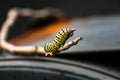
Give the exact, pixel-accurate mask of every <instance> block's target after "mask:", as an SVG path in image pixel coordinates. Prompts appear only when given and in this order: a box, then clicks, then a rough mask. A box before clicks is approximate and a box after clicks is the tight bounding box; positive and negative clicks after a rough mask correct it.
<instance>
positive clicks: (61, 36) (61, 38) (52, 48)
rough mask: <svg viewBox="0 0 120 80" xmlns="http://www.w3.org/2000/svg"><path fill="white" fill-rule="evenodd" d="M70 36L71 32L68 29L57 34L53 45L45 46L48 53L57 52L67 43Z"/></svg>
mask: <svg viewBox="0 0 120 80" xmlns="http://www.w3.org/2000/svg"><path fill="white" fill-rule="evenodd" d="M69 35H70V30H69V29H68V28H63V29H62V30H60V31H59V32H58V33H57V35H56V37H55V39H54V41H53V42H52V43H47V44H45V46H44V50H45V51H46V52H56V51H57V50H58V49H59V48H60V47H61V46H62V45H63V44H64V43H65V41H66V39H67V38H68V37H69Z"/></svg>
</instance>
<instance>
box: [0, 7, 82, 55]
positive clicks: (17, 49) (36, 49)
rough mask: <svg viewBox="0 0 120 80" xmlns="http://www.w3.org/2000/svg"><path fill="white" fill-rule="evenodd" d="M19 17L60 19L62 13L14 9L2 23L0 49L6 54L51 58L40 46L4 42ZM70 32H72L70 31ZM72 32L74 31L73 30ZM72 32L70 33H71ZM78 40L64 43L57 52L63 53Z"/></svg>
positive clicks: (50, 53)
mask: <svg viewBox="0 0 120 80" xmlns="http://www.w3.org/2000/svg"><path fill="white" fill-rule="evenodd" d="M19 16H23V17H31V18H46V17H48V16H55V17H61V16H63V13H62V12H61V11H59V10H57V9H52V8H50V9H43V10H32V9H27V8H26V9H18V8H14V9H11V10H10V11H9V12H8V15H7V19H6V21H5V22H4V23H3V25H2V28H1V32H0V47H1V48H2V49H4V50H6V51H8V52H11V53H23V54H32V53H37V54H45V56H48V55H50V56H52V55H53V54H54V53H53V52H47V53H46V52H45V51H44V48H43V47H41V46H15V45H13V44H11V43H9V42H7V41H6V38H7V35H8V32H9V30H10V28H11V27H12V25H13V23H14V22H15V21H16V19H17V18H18V17H19ZM71 31H72V30H71ZM73 31H74V30H73ZM73 31H72V32H71V33H73ZM79 40H80V38H77V39H75V40H73V41H72V42H68V43H66V44H65V45H64V46H62V47H61V48H60V49H59V50H58V51H59V52H60V51H63V50H66V49H68V48H69V47H71V46H72V45H75V43H78V41H79Z"/></svg>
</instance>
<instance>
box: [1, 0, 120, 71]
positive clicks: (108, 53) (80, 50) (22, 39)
mask: <svg viewBox="0 0 120 80" xmlns="http://www.w3.org/2000/svg"><path fill="white" fill-rule="evenodd" d="M14 7H18V8H32V9H43V8H49V7H52V8H58V9H60V10H61V11H63V12H64V14H65V16H64V17H62V19H61V18H60V19H57V20H56V19H55V20H54V21H53V19H48V20H43V21H42V20H41V21H42V23H43V25H40V24H41V23H40V21H38V20H32V19H26V18H20V19H19V20H17V22H16V23H15V24H14V27H13V28H12V29H11V31H10V34H9V36H8V41H10V42H11V43H13V44H16V45H36V44H40V45H44V44H45V43H46V42H50V41H52V39H54V37H55V35H56V32H57V30H56V29H57V28H58V27H61V26H63V25H66V24H67V25H68V26H69V27H70V28H73V27H75V28H76V29H77V30H76V31H75V34H74V36H73V38H71V39H70V40H72V39H74V38H75V37H78V36H82V37H83V40H82V41H80V43H79V44H78V45H75V46H74V47H72V48H70V49H69V50H67V51H65V52H63V53H61V54H58V55H56V56H55V57H57V58H64V59H70V60H77V61H83V62H90V63H94V64H100V65H105V66H109V67H112V69H120V63H119V61H120V54H119V53H120V1H119V0H66V1H65V0H39V1H35V0H28V1H27V0H24V1H22V0H19V1H18V0H9V1H7V0H3V1H1V2H0V27H1V26H2V23H3V22H4V21H5V20H6V15H7V12H8V10H9V9H11V8H14ZM45 21H46V23H44V22H45ZM38 23H39V24H38ZM46 24H47V25H46ZM15 26H17V27H15ZM18 27H20V28H19V29H18ZM34 27H35V28H34ZM51 27H54V30H53V31H51V32H54V33H51V35H49V36H47V34H49V33H48V32H49V31H48V32H47V30H48V29H50V28H51ZM38 28H39V29H40V31H39V30H38ZM46 28H47V29H46ZM61 28H62V27H61ZM51 29H52V28H51ZM26 31H27V33H26ZM45 32H46V33H45ZM41 33H43V35H41ZM31 34H33V36H32V35H31ZM35 36H36V37H35ZM43 36H46V37H43ZM35 38H36V39H35ZM28 40H29V41H28ZM4 53H5V52H4ZM118 72H119V71H118Z"/></svg>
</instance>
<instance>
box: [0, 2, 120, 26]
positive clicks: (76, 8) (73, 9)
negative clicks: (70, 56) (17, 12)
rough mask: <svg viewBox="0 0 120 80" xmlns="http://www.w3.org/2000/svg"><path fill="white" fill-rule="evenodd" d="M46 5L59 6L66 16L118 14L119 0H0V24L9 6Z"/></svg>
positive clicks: (119, 11) (119, 8) (29, 6)
mask: <svg viewBox="0 0 120 80" xmlns="http://www.w3.org/2000/svg"><path fill="white" fill-rule="evenodd" d="M13 7H20V8H34V9H41V8H46V7H54V8H60V9H61V10H63V11H64V12H65V13H66V14H67V16H78V15H79V16H83V15H99V14H119V13H120V1H119V0H2V1H0V25H1V24H2V23H3V21H4V20H5V17H6V14H7V12H8V10H9V9H10V8H13Z"/></svg>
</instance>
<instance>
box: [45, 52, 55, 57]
mask: <svg viewBox="0 0 120 80" xmlns="http://www.w3.org/2000/svg"><path fill="white" fill-rule="evenodd" d="M53 55H54V53H53V52H47V53H45V56H53Z"/></svg>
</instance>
